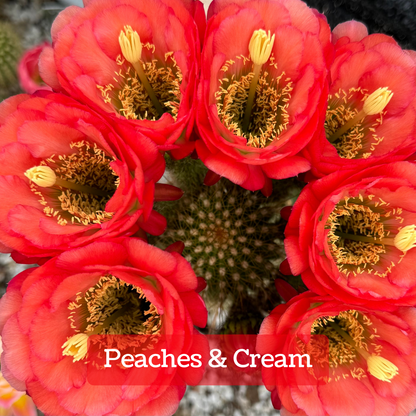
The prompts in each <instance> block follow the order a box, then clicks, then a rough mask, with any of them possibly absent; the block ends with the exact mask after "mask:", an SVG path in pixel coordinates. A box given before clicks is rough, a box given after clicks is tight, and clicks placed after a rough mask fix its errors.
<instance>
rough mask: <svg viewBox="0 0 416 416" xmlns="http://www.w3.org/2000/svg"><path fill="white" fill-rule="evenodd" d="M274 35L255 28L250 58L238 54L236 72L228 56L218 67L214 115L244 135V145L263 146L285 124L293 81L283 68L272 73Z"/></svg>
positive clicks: (283, 128) (238, 134)
mask: <svg viewBox="0 0 416 416" xmlns="http://www.w3.org/2000/svg"><path fill="white" fill-rule="evenodd" d="M274 38H275V35H273V36H272V37H271V36H270V32H269V33H268V34H266V32H265V31H264V30H261V29H260V30H256V31H254V33H253V36H252V38H251V40H250V44H249V52H250V58H248V57H246V56H244V55H241V56H237V57H236V59H237V60H239V61H241V62H239V63H238V67H241V69H240V70H238V72H239V73H240V74H241V76H240V77H236V74H231V73H230V68H231V67H232V66H233V65H235V64H236V61H234V60H228V61H227V62H226V63H225V65H224V66H223V67H222V68H221V70H220V73H223V77H222V79H220V80H219V84H220V87H219V90H218V91H217V92H216V93H215V98H216V101H217V110H218V116H219V119H220V121H221V122H222V124H223V125H224V126H225V127H226V128H227V129H228V130H229V131H230V132H231V133H233V134H235V135H237V136H242V137H244V138H245V139H247V146H250V147H257V148H264V147H266V146H268V145H269V144H270V143H272V142H273V140H275V139H276V138H277V137H278V136H279V135H280V134H281V133H282V132H283V131H285V130H286V129H287V127H288V124H289V114H288V113H287V108H288V107H289V100H290V98H291V92H292V90H293V85H292V82H291V80H290V78H288V77H286V75H285V73H284V72H281V73H280V75H278V76H276V75H274V74H276V72H277V69H278V68H277V64H276V63H275V62H274V61H275V58H274V56H273V54H272V49H273V44H274Z"/></svg>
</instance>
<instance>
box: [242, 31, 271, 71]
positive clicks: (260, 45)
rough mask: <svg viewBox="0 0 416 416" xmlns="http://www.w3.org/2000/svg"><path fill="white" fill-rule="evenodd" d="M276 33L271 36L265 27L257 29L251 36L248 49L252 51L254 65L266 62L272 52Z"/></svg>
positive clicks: (251, 56)
mask: <svg viewBox="0 0 416 416" xmlns="http://www.w3.org/2000/svg"><path fill="white" fill-rule="evenodd" d="M274 39H275V35H273V36H270V30H269V32H268V33H266V31H264V30H263V29H259V30H255V31H254V33H253V35H252V36H251V39H250V43H249V45H248V50H249V51H250V58H251V60H252V61H253V63H254V65H263V64H265V63H266V62H267V61H268V60H269V58H270V55H271V53H272V49H273V45H274Z"/></svg>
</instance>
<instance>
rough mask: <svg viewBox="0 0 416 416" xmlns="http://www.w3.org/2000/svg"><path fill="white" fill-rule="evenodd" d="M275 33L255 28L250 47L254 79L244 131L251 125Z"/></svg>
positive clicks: (245, 115) (245, 114) (246, 111)
mask: <svg viewBox="0 0 416 416" xmlns="http://www.w3.org/2000/svg"><path fill="white" fill-rule="evenodd" d="M274 39H275V35H273V36H270V31H269V32H268V33H266V32H265V31H264V30H263V29H259V30H255V31H254V33H253V35H252V37H251V40H250V43H249V46H248V49H249V51H250V57H251V60H252V61H253V64H254V65H253V73H254V76H253V79H252V80H251V83H250V90H249V93H248V98H247V106H246V110H245V113H244V120H243V124H242V130H243V132H247V130H248V127H249V125H250V117H251V110H252V108H253V103H254V97H255V95H256V88H257V84H258V81H259V76H260V72H261V68H262V66H263V64H265V63H266V62H267V61H268V60H269V58H270V55H271V53H272V49H273V45H274Z"/></svg>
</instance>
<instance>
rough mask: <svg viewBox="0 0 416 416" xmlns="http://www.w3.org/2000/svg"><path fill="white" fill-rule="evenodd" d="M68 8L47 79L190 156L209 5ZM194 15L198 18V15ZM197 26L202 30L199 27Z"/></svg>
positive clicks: (177, 2) (122, 0)
mask: <svg viewBox="0 0 416 416" xmlns="http://www.w3.org/2000/svg"><path fill="white" fill-rule="evenodd" d="M84 3H85V7H84V8H80V7H77V6H71V7H68V8H66V9H65V10H64V11H62V12H61V13H60V14H59V15H58V16H57V18H56V20H55V22H54V24H53V26H52V41H53V46H52V48H48V49H46V50H45V51H44V53H43V54H42V56H41V62H40V69H41V76H42V78H43V79H44V80H45V82H47V83H48V84H49V85H50V86H51V87H52V88H53V89H54V90H55V91H60V92H62V91H66V92H67V93H68V94H70V95H71V96H72V97H74V98H76V99H78V100H79V101H81V102H83V103H85V104H88V105H89V106H91V107H93V108H94V109H95V110H97V111H99V112H101V113H103V114H106V115H107V116H109V117H110V118H111V119H112V120H113V123H117V124H120V123H121V124H123V123H124V122H126V123H127V124H128V125H130V126H131V127H134V128H136V129H138V130H139V131H140V132H142V133H143V134H145V135H146V136H148V137H150V138H151V139H152V140H154V141H155V143H157V144H158V145H160V146H161V148H163V149H164V150H170V149H173V151H174V155H175V156H176V157H183V156H185V155H186V154H187V153H190V152H191V150H192V149H193V144H192V143H189V138H190V135H191V132H192V128H193V122H194V106H193V101H194V100H195V95H196V82H197V77H198V71H199V69H198V68H199V59H200V56H199V55H200V39H199V33H198V25H199V26H200V28H199V29H200V31H203V29H204V25H205V16H204V14H203V6H202V3H200V2H199V1H194V0H187V1H182V0H152V1H149V0H88V1H84ZM193 16H195V19H194V17H193ZM197 23H198V25H197Z"/></svg>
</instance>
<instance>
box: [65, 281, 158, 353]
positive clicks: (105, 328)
mask: <svg viewBox="0 0 416 416" xmlns="http://www.w3.org/2000/svg"><path fill="white" fill-rule="evenodd" d="M68 309H69V310H70V311H71V312H70V314H69V319H70V321H71V327H72V328H73V329H74V330H75V332H76V334H75V335H73V336H72V337H69V338H68V340H67V341H66V342H65V343H64V345H63V346H62V348H64V351H63V355H70V356H73V357H74V361H77V360H79V359H83V358H85V357H86V354H87V352H88V347H87V344H88V338H89V337H90V336H91V335H146V338H145V339H144V340H143V339H139V338H140V337H139V338H138V337H135V336H131V337H112V338H109V339H108V341H107V342H109V343H113V344H115V348H118V349H120V350H122V349H124V348H126V347H132V346H140V347H141V349H151V348H152V345H154V344H155V343H156V342H157V339H158V338H159V337H160V332H161V327H162V319H161V317H160V315H159V314H158V311H157V309H156V307H155V306H154V305H153V304H152V303H150V302H149V301H148V300H147V299H146V297H145V295H144V293H143V291H142V290H141V289H140V288H139V287H137V286H134V285H132V284H129V283H126V282H124V281H122V280H120V279H119V278H117V277H115V276H112V275H106V276H103V277H101V278H100V280H99V281H98V283H97V284H96V285H95V286H93V287H92V288H90V289H89V290H88V291H86V292H85V293H84V294H78V295H77V297H76V299H75V301H73V302H71V303H70V304H69V306H68Z"/></svg>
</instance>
